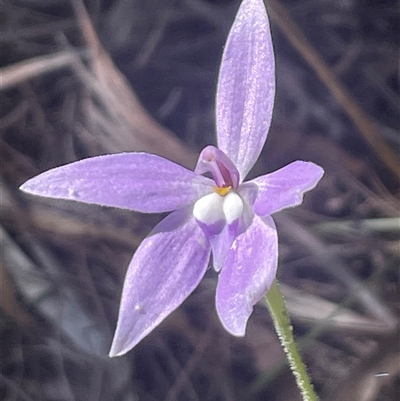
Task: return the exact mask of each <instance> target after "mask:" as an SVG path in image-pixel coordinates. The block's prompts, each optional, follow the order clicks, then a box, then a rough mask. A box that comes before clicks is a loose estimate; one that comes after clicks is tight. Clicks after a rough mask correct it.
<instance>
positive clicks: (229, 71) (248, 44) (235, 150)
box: [216, 0, 275, 181]
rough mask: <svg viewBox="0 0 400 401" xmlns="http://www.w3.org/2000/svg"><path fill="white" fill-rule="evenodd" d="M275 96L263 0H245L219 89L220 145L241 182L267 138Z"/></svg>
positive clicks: (232, 33)
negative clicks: (236, 169) (231, 162)
mask: <svg viewBox="0 0 400 401" xmlns="http://www.w3.org/2000/svg"><path fill="white" fill-rule="evenodd" d="M274 96H275V61H274V53H273V47H272V38H271V32H270V27H269V22H268V17H267V13H266V10H265V6H264V3H263V1H262V0H244V1H243V2H242V4H241V6H240V8H239V11H238V13H237V16H236V19H235V21H234V23H233V25H232V28H231V30H230V32H229V36H228V39H227V43H226V45H225V49H224V53H223V56H222V62H221V69H220V72H219V80H218V90H217V111H216V124H217V135H218V147H219V148H220V149H221V150H222V151H223V152H224V153H226V154H227V155H228V157H229V158H230V159H231V160H232V161H233V163H234V164H235V165H236V167H237V168H238V170H239V172H240V176H241V181H243V179H244V178H245V176H246V175H247V173H248V172H249V171H250V169H251V168H252V167H253V165H254V163H255V162H256V160H257V159H258V156H259V155H260V153H261V150H262V148H263V146H264V143H265V140H266V138H267V134H268V130H269V126H270V123H271V118H272V110H273V105H274Z"/></svg>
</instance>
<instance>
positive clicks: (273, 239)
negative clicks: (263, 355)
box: [216, 216, 278, 336]
mask: <svg viewBox="0 0 400 401" xmlns="http://www.w3.org/2000/svg"><path fill="white" fill-rule="evenodd" d="M277 266H278V238H277V233H276V228H275V224H274V221H273V220H272V218H271V217H269V216H268V217H264V218H260V217H258V216H254V218H253V222H252V224H251V225H250V227H249V228H248V229H247V231H245V232H244V233H243V234H242V235H239V236H238V237H237V239H236V241H235V242H234V243H233V245H232V247H231V249H230V250H229V252H228V255H227V257H226V259H225V263H224V266H223V268H222V270H221V273H220V274H219V278H218V285H217V294H216V306H217V312H218V315H219V318H220V320H221V322H222V324H223V326H224V327H225V329H226V330H227V331H228V332H229V333H231V334H232V335H234V336H244V334H245V331H246V325H247V321H248V319H249V317H250V315H251V313H252V311H253V306H254V305H255V304H256V303H257V302H258V301H259V300H260V299H261V298H262V297H263V296H264V294H265V293H266V292H267V291H268V289H269V288H270V287H271V285H272V283H273V281H274V280H275V276H276V270H277Z"/></svg>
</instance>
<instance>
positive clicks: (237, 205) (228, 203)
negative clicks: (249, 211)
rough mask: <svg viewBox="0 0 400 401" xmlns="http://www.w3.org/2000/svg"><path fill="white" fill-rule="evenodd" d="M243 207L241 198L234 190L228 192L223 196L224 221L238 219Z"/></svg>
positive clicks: (230, 222) (230, 221)
mask: <svg viewBox="0 0 400 401" xmlns="http://www.w3.org/2000/svg"><path fill="white" fill-rule="evenodd" d="M243 208H244V205H243V201H242V198H241V197H240V196H239V195H238V194H237V193H236V192H233V191H231V192H229V194H227V195H226V196H225V198H224V204H223V206H222V209H223V211H224V215H225V219H226V222H227V223H228V224H232V223H233V222H234V221H235V220H238V219H239V218H240V217H241V216H242V214H243Z"/></svg>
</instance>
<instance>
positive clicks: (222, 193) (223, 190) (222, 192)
mask: <svg viewBox="0 0 400 401" xmlns="http://www.w3.org/2000/svg"><path fill="white" fill-rule="evenodd" d="M213 189H214V192H216V193H217V194H218V195H219V196H225V195H226V194H227V193H228V192H229V191H230V190H231V189H232V186H231V185H228V186H226V187H217V186H215V187H214V188H213Z"/></svg>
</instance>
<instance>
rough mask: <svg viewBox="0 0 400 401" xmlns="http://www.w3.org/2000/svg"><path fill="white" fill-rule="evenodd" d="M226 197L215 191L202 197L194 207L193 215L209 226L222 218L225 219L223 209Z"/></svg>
mask: <svg viewBox="0 0 400 401" xmlns="http://www.w3.org/2000/svg"><path fill="white" fill-rule="evenodd" d="M223 204H224V198H223V197H222V196H220V195H218V194H217V193H215V192H213V193H212V194H208V195H206V196H203V197H202V198H200V199H199V200H198V201H197V202H196V203H195V204H194V208H193V216H194V218H195V219H196V220H198V221H200V222H202V223H203V224H206V225H208V226H210V225H212V224H215V223H217V222H219V221H221V220H224V221H225V215H224V210H223Z"/></svg>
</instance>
